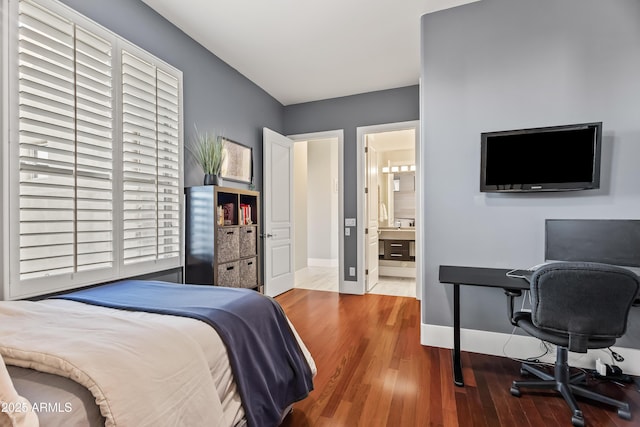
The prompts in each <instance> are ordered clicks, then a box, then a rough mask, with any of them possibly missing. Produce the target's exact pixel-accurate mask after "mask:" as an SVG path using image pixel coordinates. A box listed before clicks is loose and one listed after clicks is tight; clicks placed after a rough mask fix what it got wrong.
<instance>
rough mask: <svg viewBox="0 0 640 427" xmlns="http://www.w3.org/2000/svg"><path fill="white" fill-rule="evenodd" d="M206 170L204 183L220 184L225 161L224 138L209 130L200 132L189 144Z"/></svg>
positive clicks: (194, 155) (189, 147)
mask: <svg viewBox="0 0 640 427" xmlns="http://www.w3.org/2000/svg"><path fill="white" fill-rule="evenodd" d="M187 148H188V149H189V151H190V152H191V154H192V155H193V157H194V158H195V159H196V162H198V164H199V165H200V167H201V168H202V170H203V172H204V185H220V183H221V181H222V180H221V178H220V170H221V169H222V163H223V162H224V157H225V152H224V139H223V138H222V136H220V135H216V134H215V133H209V132H204V133H201V132H198V129H197V128H196V134H195V137H194V139H193V143H191V144H190V145H189V146H187Z"/></svg>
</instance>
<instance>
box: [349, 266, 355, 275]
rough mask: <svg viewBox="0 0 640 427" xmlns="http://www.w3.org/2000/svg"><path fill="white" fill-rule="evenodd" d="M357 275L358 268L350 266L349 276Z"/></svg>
mask: <svg viewBox="0 0 640 427" xmlns="http://www.w3.org/2000/svg"><path fill="white" fill-rule="evenodd" d="M355 275H356V268H355V267H349V276H352V277H353V276H355Z"/></svg>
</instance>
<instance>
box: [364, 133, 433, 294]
mask: <svg viewBox="0 0 640 427" xmlns="http://www.w3.org/2000/svg"><path fill="white" fill-rule="evenodd" d="M408 129H413V130H414V131H415V140H416V149H415V150H416V151H415V153H416V211H417V212H416V214H417V215H416V216H417V218H416V227H415V228H416V230H415V231H416V277H421V276H420V273H421V272H422V256H421V253H422V242H421V241H420V240H421V239H420V238H419V236H421V234H420V233H421V230H422V217H423V214H422V202H421V176H422V175H421V170H422V167H421V166H422V164H421V161H422V159H421V158H420V156H419V154H420V152H421V151H420V120H411V121H407V122H398V123H386V124H381V125H373V126H359V127H358V128H356V145H357V147H356V204H357V210H356V212H357V216H356V218H357V220H356V224H357V225H356V232H357V235H358V245H357V260H356V272H357V277H358V281H357V283H358V285H357V286H358V292H356V293H358V294H364V293H365V278H364V276H365V275H364V264H365V263H364V257H365V254H364V247H365V244H366V241H365V238H366V236H365V234H364V228H365V224H364V222H365V221H364V201H363V199H364V197H363V195H364V186H365V180H364V142H365V141H364V140H365V136H366V135H367V134H370V133H382V132H392V131H398V130H408ZM416 299H418V300H420V299H422V281H420V280H416Z"/></svg>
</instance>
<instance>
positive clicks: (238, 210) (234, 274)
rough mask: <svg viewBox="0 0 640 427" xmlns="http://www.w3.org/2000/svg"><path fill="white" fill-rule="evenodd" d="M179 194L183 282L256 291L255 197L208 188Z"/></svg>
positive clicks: (257, 230) (247, 192)
mask: <svg viewBox="0 0 640 427" xmlns="http://www.w3.org/2000/svg"><path fill="white" fill-rule="evenodd" d="M185 193H186V227H185V230H186V248H185V249H186V251H185V253H186V260H185V281H186V282H187V283H194V284H203V285H216V286H228V287H234V288H251V289H256V290H260V289H261V285H262V283H261V280H260V268H259V266H260V246H259V244H258V242H259V241H258V236H259V234H260V225H259V218H260V212H259V208H260V193H258V192H256V191H250V190H242V189H237V188H229V187H218V186H212V185H205V186H197V187H188V188H186V189H185Z"/></svg>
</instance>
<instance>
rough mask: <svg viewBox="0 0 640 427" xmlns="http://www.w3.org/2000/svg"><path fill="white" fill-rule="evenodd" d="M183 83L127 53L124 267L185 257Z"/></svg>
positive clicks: (124, 73) (124, 85) (124, 80)
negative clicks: (182, 232)
mask: <svg viewBox="0 0 640 427" xmlns="http://www.w3.org/2000/svg"><path fill="white" fill-rule="evenodd" d="M179 88H180V85H179V81H178V79H177V78H176V77H173V76H171V75H170V74H167V73H165V72H164V71H162V70H159V69H158V68H157V67H156V66H154V65H153V64H150V63H148V62H147V61H145V60H143V59H140V58H138V57H137V56H135V55H134V54H132V53H130V52H127V51H123V52H122V104H123V105H122V133H123V144H122V151H123V197H124V210H123V212H124V221H123V226H124V263H125V264H132V263H138V262H144V261H153V260H157V259H167V258H177V257H180V247H181V242H180V197H181V194H180V193H181V192H180V189H181V184H180V170H181V168H180V108H179V99H180V93H179Z"/></svg>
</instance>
